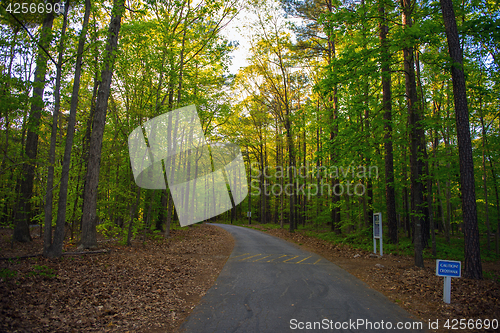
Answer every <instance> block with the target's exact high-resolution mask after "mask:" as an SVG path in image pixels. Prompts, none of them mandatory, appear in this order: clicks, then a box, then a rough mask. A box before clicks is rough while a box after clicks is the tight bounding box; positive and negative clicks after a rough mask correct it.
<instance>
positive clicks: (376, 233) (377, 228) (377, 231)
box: [373, 213, 384, 256]
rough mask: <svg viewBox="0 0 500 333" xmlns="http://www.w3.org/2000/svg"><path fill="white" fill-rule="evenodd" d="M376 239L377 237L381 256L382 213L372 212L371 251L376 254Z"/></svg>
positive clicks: (382, 253) (382, 251)
mask: <svg viewBox="0 0 500 333" xmlns="http://www.w3.org/2000/svg"><path fill="white" fill-rule="evenodd" d="M377 239H379V242H380V256H383V255H384V250H383V242H382V213H374V214H373V253H375V254H377Z"/></svg>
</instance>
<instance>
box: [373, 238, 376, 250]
mask: <svg viewBox="0 0 500 333" xmlns="http://www.w3.org/2000/svg"><path fill="white" fill-rule="evenodd" d="M373 253H375V254H377V239H376V238H375V237H373Z"/></svg>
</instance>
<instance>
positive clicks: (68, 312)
mask: <svg viewBox="0 0 500 333" xmlns="http://www.w3.org/2000/svg"><path fill="white" fill-rule="evenodd" d="M35 232H36V230H34V232H33V233H35ZM11 233H12V230H10V229H0V257H3V258H5V257H9V258H12V257H18V256H19V257H20V256H24V255H32V254H37V253H41V252H42V240H41V239H40V237H35V238H34V240H33V242H31V243H29V244H20V243H15V244H13V245H14V247H13V249H12V248H11V242H10V239H11ZM33 233H32V235H33ZM171 236H172V237H171V238H170V239H168V240H164V239H163V238H162V237H161V236H160V235H158V236H156V239H148V240H147V241H146V242H145V244H144V243H143V242H142V241H136V242H133V244H132V246H131V247H127V246H122V245H119V242H117V241H106V240H105V239H101V242H100V243H99V248H101V249H107V250H108V252H107V253H94V254H86V255H64V256H63V257H61V259H46V258H43V257H41V256H37V257H32V258H24V259H23V258H21V259H13V260H4V259H2V260H0V299H1V300H2V301H1V304H0V332H14V331H15V332H82V331H85V332H89V331H98V332H172V331H176V330H177V328H178V327H179V325H180V324H181V323H182V322H183V321H184V319H185V318H186V317H187V316H188V314H189V313H190V312H191V310H192V309H193V308H194V306H195V305H196V304H197V303H198V302H199V301H200V299H201V297H203V296H204V295H205V293H206V292H207V290H208V289H209V288H210V287H211V286H212V285H213V283H214V282H215V279H216V278H217V276H218V275H219V273H220V271H221V270H222V267H223V266H224V264H225V263H226V260H227V258H228V257H229V255H230V254H231V251H232V249H233V246H234V240H233V238H232V237H231V235H230V234H229V233H228V232H227V231H224V230H222V229H221V228H216V227H214V226H210V225H195V226H192V227H189V228H183V229H182V230H172V232H171ZM138 238H142V236H140V237H138ZM64 250H65V251H66V252H72V251H76V246H75V245H73V244H67V245H65V248H64Z"/></svg>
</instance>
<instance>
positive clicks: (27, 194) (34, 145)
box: [13, 12, 54, 242]
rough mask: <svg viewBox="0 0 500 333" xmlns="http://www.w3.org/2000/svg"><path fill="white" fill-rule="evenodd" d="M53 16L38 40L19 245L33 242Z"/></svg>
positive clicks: (22, 182) (16, 219) (17, 235)
mask: <svg viewBox="0 0 500 333" xmlns="http://www.w3.org/2000/svg"><path fill="white" fill-rule="evenodd" d="M53 22H54V15H53V13H52V12H50V13H47V14H46V15H45V18H44V20H43V24H42V29H41V33H40V40H39V45H40V47H39V50H38V55H37V60H36V69H35V74H34V80H33V99H32V103H31V110H30V113H29V118H28V126H27V127H28V134H27V136H26V146H25V154H26V161H25V162H24V163H23V166H22V171H21V177H20V179H19V189H20V192H21V193H20V197H19V198H18V202H17V206H16V210H15V216H14V223H15V227H14V234H13V240H15V241H18V242H29V241H31V235H30V231H29V224H30V213H31V203H30V201H31V197H32V194H33V182H34V178H35V165H36V157H37V152H38V129H39V128H40V118H41V116H42V109H43V92H44V90H45V74H46V72H47V61H48V55H47V54H46V53H45V51H44V49H45V50H48V48H49V46H50V42H51V40H52V24H53Z"/></svg>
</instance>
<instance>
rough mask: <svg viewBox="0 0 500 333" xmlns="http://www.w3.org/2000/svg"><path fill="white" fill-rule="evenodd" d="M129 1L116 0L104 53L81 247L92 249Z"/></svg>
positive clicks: (88, 172) (90, 153)
mask: <svg viewBox="0 0 500 333" xmlns="http://www.w3.org/2000/svg"><path fill="white" fill-rule="evenodd" d="M124 2H125V0H114V3H113V11H112V17H111V21H110V23H109V31H108V42H107V45H106V51H105V56H104V68H103V70H102V72H101V84H100V86H99V91H98V93H97V103H96V111H95V118H94V123H93V126H92V134H91V136H90V149H89V160H88V162H89V163H88V169H87V175H86V178H85V194H84V204H83V216H82V239H81V243H80V247H81V248H92V247H95V246H96V245H97V232H96V224H97V190H98V185H99V168H100V165H101V150H102V138H103V134H104V125H105V124H106V112H107V108H108V98H109V94H110V88H111V78H112V76H113V65H114V62H115V58H116V50H117V48H118V34H119V32H120V27H121V18H122V13H123V10H124Z"/></svg>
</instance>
